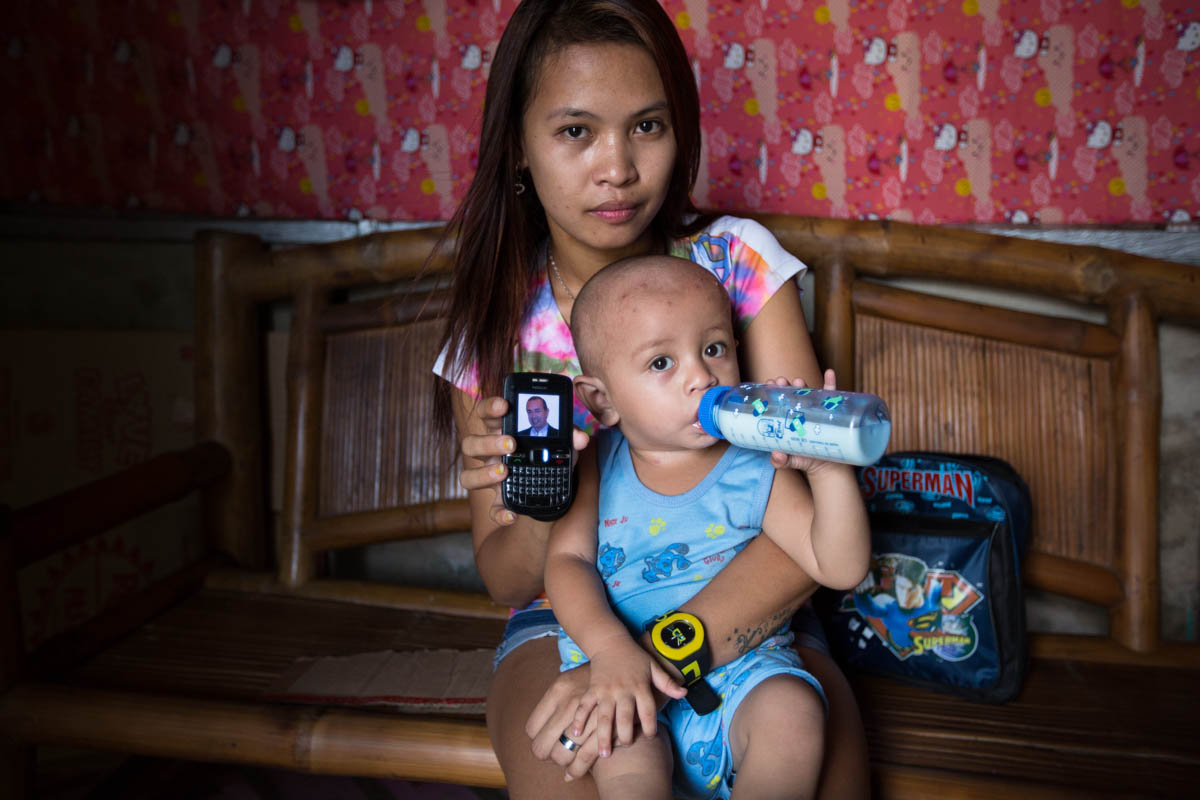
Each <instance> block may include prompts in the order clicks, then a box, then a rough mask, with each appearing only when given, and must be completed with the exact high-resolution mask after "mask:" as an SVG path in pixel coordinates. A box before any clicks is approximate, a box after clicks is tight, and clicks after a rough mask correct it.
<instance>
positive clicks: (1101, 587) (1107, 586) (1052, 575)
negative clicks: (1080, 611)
mask: <svg viewBox="0 0 1200 800" xmlns="http://www.w3.org/2000/svg"><path fill="white" fill-rule="evenodd" d="M1024 576H1025V582H1026V584H1028V585H1029V586H1033V587H1035V588H1037V589H1044V590H1046V591H1048V592H1056V593H1058V594H1064V595H1066V596H1068V597H1074V598H1076V599H1077V600H1086V601H1087V602H1089V603H1095V604H1097V605H1100V606H1103V607H1105V608H1113V607H1114V606H1116V605H1118V604H1119V603H1121V602H1122V601H1123V600H1124V599H1125V587H1124V585H1123V584H1122V583H1121V579H1120V578H1119V577H1118V576H1117V575H1116V573H1114V572H1113V571H1112V570H1110V569H1105V568H1104V567H1098V566H1096V565H1094V564H1087V563H1085V562H1083V561H1074V560H1072V559H1069V558H1062V557H1061V556H1052V555H1050V554H1049V553H1030V554H1029V557H1028V558H1027V559H1026V560H1025V565H1024Z"/></svg>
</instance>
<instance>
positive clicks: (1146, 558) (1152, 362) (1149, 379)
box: [1111, 294, 1162, 652]
mask: <svg viewBox="0 0 1200 800" xmlns="http://www.w3.org/2000/svg"><path fill="white" fill-rule="evenodd" d="M1111 318H1112V320H1113V324H1114V327H1115V328H1116V329H1117V330H1118V331H1119V332H1120V334H1121V356H1120V358H1119V359H1118V362H1117V371H1116V387H1115V394H1116V400H1117V407H1116V409H1115V411H1116V414H1115V419H1116V422H1117V428H1118V439H1117V448H1118V449H1117V457H1118V459H1119V471H1118V480H1117V491H1118V492H1119V497H1120V502H1119V503H1118V507H1117V511H1118V514H1119V520H1120V527H1119V528H1118V530H1119V535H1120V552H1121V559H1122V561H1121V565H1120V569H1121V576H1122V578H1123V580H1124V582H1125V595H1126V598H1127V599H1126V602H1125V603H1123V604H1121V605H1120V606H1118V607H1117V608H1115V609H1114V610H1113V614H1112V617H1111V624H1112V636H1113V638H1114V639H1116V640H1117V641H1119V642H1121V643H1122V644H1123V645H1125V646H1126V647H1129V648H1130V649H1132V650H1137V651H1139V652H1149V651H1151V650H1153V649H1154V648H1155V647H1157V646H1158V639H1159V608H1158V603H1159V563H1158V481H1159V478H1158V469H1159V463H1160V460H1159V429H1160V426H1161V421H1162V376H1161V374H1160V365H1159V355H1158V326H1157V325H1156V324H1155V320H1154V315H1153V310H1152V309H1151V307H1150V304H1149V303H1148V302H1147V300H1146V298H1145V297H1143V296H1141V295H1136V294H1131V295H1128V296H1126V297H1124V298H1122V300H1121V302H1119V303H1117V304H1116V305H1115V307H1114V308H1113V310H1112V314H1111Z"/></svg>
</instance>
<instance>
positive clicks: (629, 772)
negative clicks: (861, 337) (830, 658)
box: [546, 256, 870, 798]
mask: <svg viewBox="0 0 1200 800" xmlns="http://www.w3.org/2000/svg"><path fill="white" fill-rule="evenodd" d="M612 331H619V332H620V334H619V335H611V333H609V334H608V335H606V332H612ZM571 333H572V335H573V337H574V339H575V347H576V351H577V352H578V354H579V359H580V365H581V367H582V372H583V374H582V375H580V376H579V377H578V378H576V379H575V391H576V393H577V394H578V395H579V397H580V399H581V400H582V401H583V402H584V403H585V404H586V405H587V406H588V408H589V409H591V411H592V413H593V414H595V416H596V418H597V419H598V420H599V421H600V422H601V423H602V424H603V425H605V426H607V428H608V430H604V431H601V432H600V433H599V434H598V435H597V436H596V439H595V443H594V446H592V447H590V448H589V449H588V450H586V451H585V452H584V454H583V456H582V458H581V460H580V465H579V488H578V494H577V496H576V499H575V503H574V505H573V506H572V508H571V510H570V512H569V513H568V514H567V515H566V516H565V517H563V518H562V519H561V520H559V522H558V523H556V525H555V527H554V530H553V532H552V534H551V540H550V546H549V552H548V556H547V561H546V590H547V593H548V594H549V597H550V601H551V605H552V606H553V608H554V610H555V613H556V614H557V615H558V618H559V620H560V622H561V623H562V626H563V629H564V635H563V637H561V638H560V641H559V650H560V653H561V655H562V658H563V668H564V669H569V668H571V667H573V666H577V665H578V664H579V663H582V662H583V661H584V660H585V659H586V660H590V661H591V678H590V685H589V689H588V692H587V693H586V694H585V695H584V697H583V698H582V699H581V701H580V705H579V708H578V709H577V712H576V714H575V718H574V720H573V722H572V723H571V725H570V726H568V729H567V731H566V732H565V733H564V736H563V744H564V746H574V743H573V739H572V736H574V737H577V738H583V737H585V736H586V735H588V734H589V733H590V732H591V731H592V730H593V729H594V730H595V731H596V735H597V737H598V745H599V752H600V753H601V755H602V756H605V755H606V754H607V757H602V758H600V759H599V760H598V761H597V762H596V764H595V766H594V767H593V770H592V774H593V775H594V776H595V779H596V782H597V786H598V788H599V791H600V795H601V797H621V798H671V797H674V796H677V795H678V796H686V797H696V798H700V797H703V798H708V797H729V796H730V792H731V790H732V791H733V795H734V796H738V797H747V798H757V797H811V796H812V795H813V794H814V792H815V789H816V785H817V779H818V776H819V771H820V765H821V757H822V749H823V730H824V724H825V705H824V703H825V698H824V694H823V692H822V690H821V687H820V685H819V684H818V682H817V681H816V679H815V678H814V677H813V676H812V675H811V674H809V673H808V672H807V671H806V670H805V669H804V665H803V664H802V663H801V661H800V658H799V656H798V655H797V654H796V652H795V651H794V650H793V649H792V648H791V647H790V646H789V645H790V643H791V641H792V634H791V633H790V632H788V630H787V626H786V625H785V626H784V628H782V629H780V630H779V631H776V632H775V635H774V636H772V637H770V638H768V639H767V640H766V641H764V642H763V643H762V644H760V645H759V646H758V647H756V648H754V649H753V650H751V651H749V652H748V653H746V654H744V655H743V656H741V657H739V658H738V659H737V660H735V661H733V662H731V663H729V664H725V665H724V666H721V667H718V668H716V669H713V670H712V671H711V672H710V671H709V666H710V665H709V664H708V661H707V645H706V644H705V642H704V630H703V622H702V621H701V620H699V619H697V618H696V617H694V616H693V615H691V614H687V613H681V612H679V611H677V609H679V607H680V606H682V605H684V604H685V603H686V602H687V601H688V600H689V599H690V598H691V597H692V596H693V595H694V594H695V593H696V592H697V591H699V589H700V587H701V586H703V585H704V583H705V582H706V581H707V580H709V579H711V577H712V576H713V575H714V574H715V573H716V572H717V571H719V570H720V569H721V567H722V565H723V564H724V563H725V562H726V561H728V560H729V559H730V558H732V557H733V556H735V555H736V554H737V553H738V552H739V551H740V550H741V549H742V548H743V547H745V545H746V544H747V543H748V542H749V540H750V539H752V538H753V537H755V536H757V535H758V533H759V532H760V531H761V532H763V533H765V534H766V535H767V536H769V537H771V539H772V540H773V541H774V542H775V543H776V544H778V545H779V547H780V548H782V549H783V550H784V552H786V553H787V554H788V555H789V556H790V557H791V558H792V559H794V560H795V561H796V563H797V564H799V565H800V566H801V567H802V568H803V569H804V570H805V571H806V572H808V573H809V574H810V575H811V576H812V577H813V578H814V579H815V580H816V581H818V582H819V583H821V584H824V585H826V586H831V587H833V588H835V589H851V588H853V587H855V586H857V585H858V583H859V582H860V581H861V580H862V579H863V577H864V576H865V574H866V571H867V566H868V559H869V556H870V539H869V532H868V527H867V516H866V511H865V509H864V507H863V503H862V498H861V496H860V494H859V490H858V486H857V483H856V482H855V478H854V473H853V470H852V469H851V468H850V467H848V466H846V465H844V464H837V463H833V462H828V461H817V460H809V461H808V463H806V464H805V466H804V470H803V472H804V473H805V474H803V475H802V474H801V473H800V472H796V471H793V470H778V471H777V470H775V469H774V468H773V467H772V466H771V463H770V456H769V454H768V453H760V452H756V451H751V450H744V449H742V448H739V447H735V446H732V445H730V444H728V443H727V442H725V441H719V440H717V439H715V438H714V437H712V436H710V435H708V434H707V433H705V432H704V430H703V429H702V428H701V427H700V425H699V423H698V418H697V410H698V408H699V405H700V398H701V397H702V396H703V394H704V392H705V391H706V390H707V389H709V388H710V387H712V386H716V385H730V384H736V383H738V382H739V376H738V364H737V355H736V342H735V340H734V336H733V326H732V320H731V316H730V304H729V298H728V296H727V294H726V293H725V290H724V288H723V287H722V286H721V284H720V283H719V282H718V281H717V279H716V278H715V277H714V276H713V275H712V273H710V272H708V271H707V270H704V269H703V268H701V267H699V266H697V265H695V264H693V263H692V262H690V261H685V260H682V259H677V258H671V257H667V256H648V257H637V258H630V259H626V260H623V261H619V262H617V263H615V264H612V265H610V266H608V267H606V268H604V269H603V270H601V271H600V272H598V273H597V274H596V275H595V276H594V277H592V279H591V280H589V281H588V283H587V284H586V285H585V286H584V288H583V289H582V291H581V292H580V294H579V296H578V298H577V299H576V300H575V304H574V307H573V309H572V320H571ZM825 381H826V388H834V376H833V373H832V371H829V372H826V374H825ZM806 478H807V479H806ZM647 631H649V632H650V638H651V640H652V641H653V642H654V648H655V650H656V651H657V653H658V655H657V656H655V655H651V654H650V653H649V652H647V650H645V649H643V648H642V647H641V646H640V645H639V643H638V637H640V636H641V635H642V634H643V633H644V632H647ZM681 675H682V676H684V677H683V678H681V677H680V676H681ZM684 680H686V681H687V683H688V688H687V689H686V690H685V689H684V688H682V687H681V686H680V683H682V682H683V681H684ZM654 689H657V690H658V691H659V692H661V693H663V694H665V695H667V697H668V702H667V703H666V705H665V706H664V707H663V708H662V710H661V711H659V710H658V703H657V702H656V698H655V696H654V691H653V690H654ZM685 695H686V699H684V698H685ZM714 708H715V711H713V709H714ZM708 711H713V713H707V712H708ZM635 721H636V722H637V723H639V724H640V728H641V730H640V732H639V731H637V730H636V726H635ZM658 722H661V723H662V724H663V725H665V726H666V728H667V731H668V733H669V736H656V735H655V733H656V723H658ZM614 727H615V731H614ZM614 733H615V739H616V742H617V743H618V744H620V745H622V746H621V747H618V748H613V747H612V743H613V739H614ZM568 734H570V735H568ZM735 775H736V778H737V782H736V788H734V776H735ZM672 777H673V778H674V785H672Z"/></svg>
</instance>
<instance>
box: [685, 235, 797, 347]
mask: <svg viewBox="0 0 1200 800" xmlns="http://www.w3.org/2000/svg"><path fill="white" fill-rule="evenodd" d="M671 254H672V255H677V256H680V257H682V258H688V259H691V260H692V261H694V262H695V263H697V264H699V265H700V266H702V267H704V268H705V269H708V270H710V271H711V272H712V273H713V274H714V275H716V276H717V278H718V279H719V280H720V281H721V284H722V285H723V286H724V287H725V290H726V291H727V292H729V299H730V302H731V304H732V305H733V311H734V318H735V319H736V321H737V327H738V333H743V332H745V330H746V328H747V327H749V325H750V322H751V321H752V320H753V319H754V317H755V316H756V315H757V314H758V312H759V311H761V310H762V307H763V306H765V305H766V304H767V301H768V300H770V299H771V297H773V296H774V294H775V292H777V291H779V287H781V286H783V284H785V283H786V282H787V281H788V280H790V279H791V278H795V277H799V276H801V275H803V274H804V271H805V270H806V269H807V267H806V266H805V265H804V262H802V261H800V259H798V258H796V257H795V256H793V255H792V254H791V253H789V252H788V251H786V250H784V249H783V246H782V245H780V244H779V242H778V241H777V240H776V239H775V236H774V235H773V234H772V233H771V232H770V231H768V230H767V229H766V228H764V227H763V226H762V225H761V224H759V223H758V222H755V221H754V220H751V219H743V218H740V217H730V216H725V217H720V218H719V219H717V220H715V221H713V222H712V223H711V224H710V225H709V226H708V227H707V228H705V229H704V230H703V231H701V232H700V233H697V234H694V235H692V236H691V237H689V238H688V239H685V240H683V241H681V242H678V243H676V245H675V246H674V247H673V248H672V251H671Z"/></svg>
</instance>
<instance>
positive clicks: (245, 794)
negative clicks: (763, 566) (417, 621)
mask: <svg viewBox="0 0 1200 800" xmlns="http://www.w3.org/2000/svg"><path fill="white" fill-rule="evenodd" d="M37 796H38V798H39V799H40V800H108V799H109V798H138V800H168V798H169V799H170V800H216V799H217V798H219V799H220V800H308V798H313V799H314V800H315V799H316V798H320V800H506V799H507V797H508V795H507V794H506V793H505V792H504V791H502V790H497V789H477V788H469V787H464V786H450V785H447V784H439V783H413V782H411V781H400V780H375V779H365V778H344V777H334V776H327V775H308V774H304V773H297V772H288V771H286V770H277V769H261V768H257V767H243V766H240V765H237V764H196V763H191V762H184V761H168V760H163V759H154V758H143V757H133V758H130V757H125V756H117V755H111V754H107V753H97V752H92V751H83V750H68V749H51V748H40V749H39V751H38V793H37Z"/></svg>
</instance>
